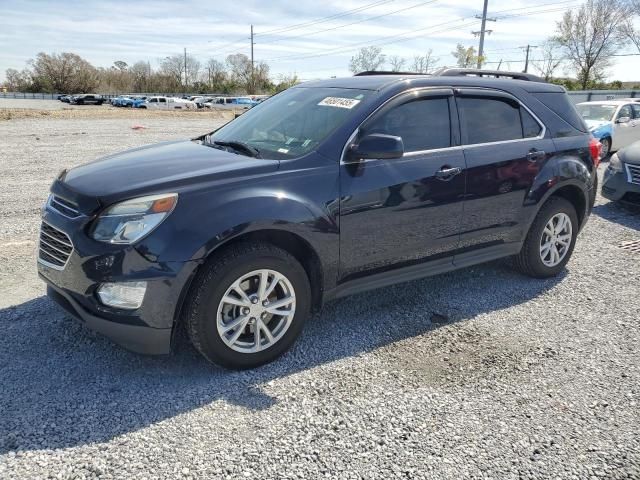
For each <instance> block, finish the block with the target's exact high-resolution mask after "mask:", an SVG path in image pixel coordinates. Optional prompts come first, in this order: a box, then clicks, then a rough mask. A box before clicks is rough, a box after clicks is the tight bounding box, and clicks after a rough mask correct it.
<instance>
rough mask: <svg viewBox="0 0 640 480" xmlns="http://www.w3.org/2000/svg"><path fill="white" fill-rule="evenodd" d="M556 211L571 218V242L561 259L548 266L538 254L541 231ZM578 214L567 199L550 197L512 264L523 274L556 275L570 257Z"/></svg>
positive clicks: (541, 276) (575, 235) (540, 276)
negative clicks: (555, 263)
mask: <svg viewBox="0 0 640 480" xmlns="http://www.w3.org/2000/svg"><path fill="white" fill-rule="evenodd" d="M558 213H565V214H566V215H567V216H568V217H569V219H570V220H571V227H572V228H571V244H570V245H569V248H568V251H567V253H566V255H565V256H564V258H563V259H562V261H560V263H558V264H557V265H555V266H553V267H550V266H547V265H545V264H544V263H543V261H542V258H541V256H540V243H541V240H542V233H543V230H544V228H545V226H546V225H547V223H548V222H549V220H550V219H551V218H552V217H553V216H555V215H557V214H558ZM578 228H579V225H578V215H577V214H576V209H575V208H574V206H573V205H572V204H571V202H569V201H568V200H566V199H564V198H562V197H550V198H549V199H548V200H547V201H546V202H545V204H544V205H543V206H542V208H541V209H540V211H539V212H538V215H536V218H535V219H534V220H533V223H532V224H531V227H530V228H529V232H528V233H527V238H526V239H525V241H524V243H523V245H522V250H520V253H519V254H518V255H516V256H515V257H514V264H515V266H516V268H517V269H518V270H520V271H521V272H522V273H524V274H525V275H529V276H530V277H534V278H549V277H555V276H556V275H558V274H559V273H560V272H561V271H562V270H563V269H564V267H565V266H566V264H567V262H568V261H569V259H570V258H571V254H572V253H573V249H574V247H575V244H576V237H577V236H578Z"/></svg>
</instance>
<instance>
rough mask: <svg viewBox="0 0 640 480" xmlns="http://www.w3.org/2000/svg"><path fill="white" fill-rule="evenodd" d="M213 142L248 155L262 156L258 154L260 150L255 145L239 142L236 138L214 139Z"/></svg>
mask: <svg viewBox="0 0 640 480" xmlns="http://www.w3.org/2000/svg"><path fill="white" fill-rule="evenodd" d="M213 143H214V144H215V145H220V146H221V147H231V148H233V149H234V150H238V151H241V152H244V153H246V154H247V155H248V156H249V157H253V158H262V157H261V156H260V150H258V149H257V148H255V147H252V146H251V145H249V144H248V143H244V142H240V141H238V140H229V141H222V140H214V141H213Z"/></svg>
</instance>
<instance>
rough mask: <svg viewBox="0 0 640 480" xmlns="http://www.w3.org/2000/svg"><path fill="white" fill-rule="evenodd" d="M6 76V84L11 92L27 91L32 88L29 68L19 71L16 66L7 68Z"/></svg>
mask: <svg viewBox="0 0 640 480" xmlns="http://www.w3.org/2000/svg"><path fill="white" fill-rule="evenodd" d="M4 76H5V77H6V79H7V80H6V82H5V85H6V87H7V88H8V89H9V91H11V92H26V91H28V90H30V89H31V86H32V83H33V82H32V80H31V74H30V72H29V71H28V70H27V69H24V70H22V71H21V72H19V71H18V70H16V69H15V68H7V69H6V70H5V73H4Z"/></svg>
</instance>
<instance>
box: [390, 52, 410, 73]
mask: <svg viewBox="0 0 640 480" xmlns="http://www.w3.org/2000/svg"><path fill="white" fill-rule="evenodd" d="M406 62H407V60H406V59H404V58H402V57H400V56H398V55H393V56H391V57H389V66H390V67H391V71H392V72H401V71H402V69H403V68H404V65H405V63H406Z"/></svg>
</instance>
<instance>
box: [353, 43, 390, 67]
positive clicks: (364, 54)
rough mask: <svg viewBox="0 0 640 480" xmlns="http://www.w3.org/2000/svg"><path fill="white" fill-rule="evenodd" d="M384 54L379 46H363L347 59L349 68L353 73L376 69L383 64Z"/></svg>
mask: <svg viewBox="0 0 640 480" xmlns="http://www.w3.org/2000/svg"><path fill="white" fill-rule="evenodd" d="M385 60H386V55H384V54H383V53H382V49H381V48H380V47H363V48H361V49H360V50H359V51H358V53H357V54H356V55H354V56H353V57H351V60H350V61H349V70H351V71H352V72H353V73H358V72H367V71H372V70H378V69H379V68H380V67H382V66H383V65H384V62H385Z"/></svg>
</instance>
